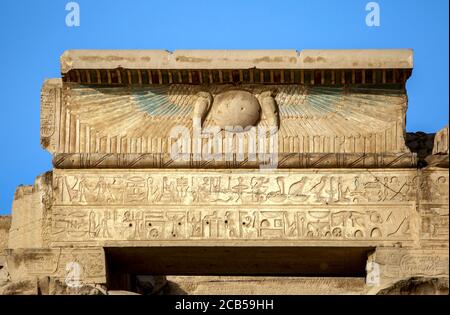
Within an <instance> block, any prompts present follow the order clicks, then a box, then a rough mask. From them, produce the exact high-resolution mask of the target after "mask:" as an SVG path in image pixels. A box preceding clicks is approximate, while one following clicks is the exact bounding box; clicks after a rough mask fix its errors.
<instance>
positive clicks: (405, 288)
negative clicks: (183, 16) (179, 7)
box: [0, 49, 449, 295]
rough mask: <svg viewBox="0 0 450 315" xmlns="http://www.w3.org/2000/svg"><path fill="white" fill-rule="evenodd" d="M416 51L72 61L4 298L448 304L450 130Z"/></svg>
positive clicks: (2, 235) (45, 107)
mask: <svg viewBox="0 0 450 315" xmlns="http://www.w3.org/2000/svg"><path fill="white" fill-rule="evenodd" d="M412 68H413V53H412V51H411V50H408V49H403V50H303V51H281V50H280V51H232V50H224V51H182V50H179V51H174V52H167V51H99V50H82V51H76V50H72V51H67V52H65V53H64V54H63V56H62V57H61V78H55V79H50V80H46V81H45V82H44V84H43V87H42V93H41V117H40V121H41V129H40V139H41V145H42V147H43V148H44V149H46V150H48V151H49V152H50V153H51V154H52V162H53V168H52V170H49V172H47V173H45V174H42V175H40V176H38V177H37V178H36V181H35V183H34V184H33V185H30V186H19V187H18V188H17V190H16V194H15V196H14V200H13V203H12V215H11V216H10V217H0V294H11V295H12V294H37V295H61V294H63V295H81V294H83V295H85V294H89V295H130V294H143V295H161V294H236V295H246V294H339V295H345V294H355V295H361V294H447V293H448V266H449V264H448V224H449V221H448V210H449V199H448V196H449V193H448V189H449V173H448V154H449V149H448V126H447V127H445V128H443V129H442V130H440V131H437V132H436V134H425V133H420V132H416V133H406V130H405V119H406V113H407V105H408V104H407V92H406V88H405V87H406V81H407V80H408V78H409V77H410V75H411V73H412Z"/></svg>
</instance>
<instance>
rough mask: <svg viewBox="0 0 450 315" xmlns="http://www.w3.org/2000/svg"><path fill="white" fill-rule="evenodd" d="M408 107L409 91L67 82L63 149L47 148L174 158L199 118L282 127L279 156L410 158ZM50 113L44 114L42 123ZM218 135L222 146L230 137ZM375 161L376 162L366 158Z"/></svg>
mask: <svg viewBox="0 0 450 315" xmlns="http://www.w3.org/2000/svg"><path fill="white" fill-rule="evenodd" d="M406 102H407V100H406V95H405V92H404V90H403V89H388V90H386V89H383V90H379V89H377V88H367V87H366V88H360V87H351V88H350V87H346V88H342V87H319V86H306V85H302V84H296V85H292V84H283V85H264V84H244V85H240V86H239V88H236V86H234V85H227V84H221V85H214V84H213V85H183V84H171V85H161V86H152V85H150V86H147V87H142V86H141V87H138V86H136V85H132V86H131V87H129V88H124V87H98V86H97V87H92V86H89V85H88V86H86V85H76V84H69V83H68V84H65V86H64V89H63V91H62V104H61V109H60V114H57V115H56V124H55V126H56V128H57V130H58V132H56V133H55V134H53V135H52V137H51V138H52V141H53V142H54V143H55V144H56V143H57V144H58V146H57V147H51V148H49V150H50V152H52V153H103V154H107V153H113V154H124V153H125V154H146V153H170V151H169V148H170V137H169V135H170V131H171V130H172V128H173V127H175V126H181V127H184V128H187V130H189V131H192V126H193V124H192V120H194V121H198V122H197V123H196V124H197V125H199V126H201V127H202V128H208V127H212V126H216V125H219V126H222V127H223V126H224V125H228V124H230V125H231V126H236V125H241V126H242V127H246V126H258V127H266V128H267V127H274V129H277V130H278V129H279V133H278V148H279V153H280V154H288V153H293V152H296V153H311V154H326V153H336V154H339V153H345V154H351V153H366V154H368V153H370V154H383V153H391V154H397V153H409V150H408V149H407V148H406V146H405V143H404V139H403V131H404V112H405V108H406ZM43 106H44V107H43V109H44V108H45V105H43ZM47 112H48V111H46V110H43V119H44V120H46V117H48V113H47ZM362 118H363V119H362ZM230 119H231V120H230ZM59 130H60V131H59ZM44 134H50V130H49V131H46V132H45V133H44ZM192 136H193V135H191V137H192ZM220 136H221V137H222V140H223V141H224V140H225V137H226V135H225V133H221V134H220ZM193 149H194V148H192V149H191V152H193V151H194V150H193ZM246 153H247V152H246ZM373 163H377V161H375V160H374V161H371V162H370V163H369V161H368V160H366V164H373ZM344 164H345V163H344Z"/></svg>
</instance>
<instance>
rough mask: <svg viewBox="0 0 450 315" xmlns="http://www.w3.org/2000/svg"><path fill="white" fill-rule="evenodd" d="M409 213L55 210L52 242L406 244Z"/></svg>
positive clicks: (403, 210)
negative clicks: (228, 240) (193, 241)
mask: <svg viewBox="0 0 450 315" xmlns="http://www.w3.org/2000/svg"><path fill="white" fill-rule="evenodd" d="M409 212H410V210H409V209H408V208H396V209H388V208H377V209H376V210H374V209H367V208H361V209H360V210H358V211H346V210H339V209H333V208H330V209H329V210H328V209H326V208H317V209H315V210H312V211H310V210H299V209H290V210H277V209H266V210H259V209H251V208H249V209H240V210H227V209H223V208H217V209H214V210H208V209H203V208H202V209H201V210H194V209H191V210H186V211H181V210H159V209H142V210H136V209H129V208H127V209H124V208H115V209H114V210H104V209H101V208H92V209H90V210H82V211H79V212H77V213H74V212H72V211H70V210H67V209H65V208H60V207H56V208H55V219H54V222H53V229H52V239H53V241H54V242H65V241H73V242H76V241H106V240H176V239H249V240H250V239H255V240H257V239H304V240H307V239H318V240H377V241H379V240H381V239H385V240H389V239H392V240H407V239H409V235H410V231H409V229H408V228H405V226H407V223H406V224H405V222H408V220H409ZM99 218H100V219H99ZM374 218H375V219H374ZM74 222H76V224H74ZM99 222H100V223H99Z"/></svg>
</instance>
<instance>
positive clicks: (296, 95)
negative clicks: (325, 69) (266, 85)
mask: <svg viewBox="0 0 450 315" xmlns="http://www.w3.org/2000/svg"><path fill="white" fill-rule="evenodd" d="M276 101H277V104H278V106H279V110H280V117H281V128H282V129H283V130H282V133H283V134H297V135H310V136H311V135H327V136H332V135H336V136H339V135H346V136H355V135H364V134H368V133H379V132H383V131H385V130H387V129H389V128H391V127H392V125H393V124H395V123H397V122H398V117H400V116H401V115H398V112H399V111H404V110H406V96H405V94H404V93H403V92H402V91H400V90H381V89H373V88H371V89H367V88H366V89H363V88H345V89H344V88H334V87H302V86H299V87H295V86H292V87H286V88H284V89H279V93H278V95H277V97H276Z"/></svg>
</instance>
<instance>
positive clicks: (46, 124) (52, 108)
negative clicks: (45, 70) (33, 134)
mask: <svg viewBox="0 0 450 315" xmlns="http://www.w3.org/2000/svg"><path fill="white" fill-rule="evenodd" d="M61 85H62V83H61V80H59V79H51V80H47V81H46V82H45V83H44V86H43V87H42V91H41V144H42V146H43V147H44V148H46V149H48V150H49V151H51V152H53V151H54V150H56V147H57V140H56V138H57V137H56V136H55V132H56V131H57V130H56V129H57V122H58V120H59V114H60V106H61Z"/></svg>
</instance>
